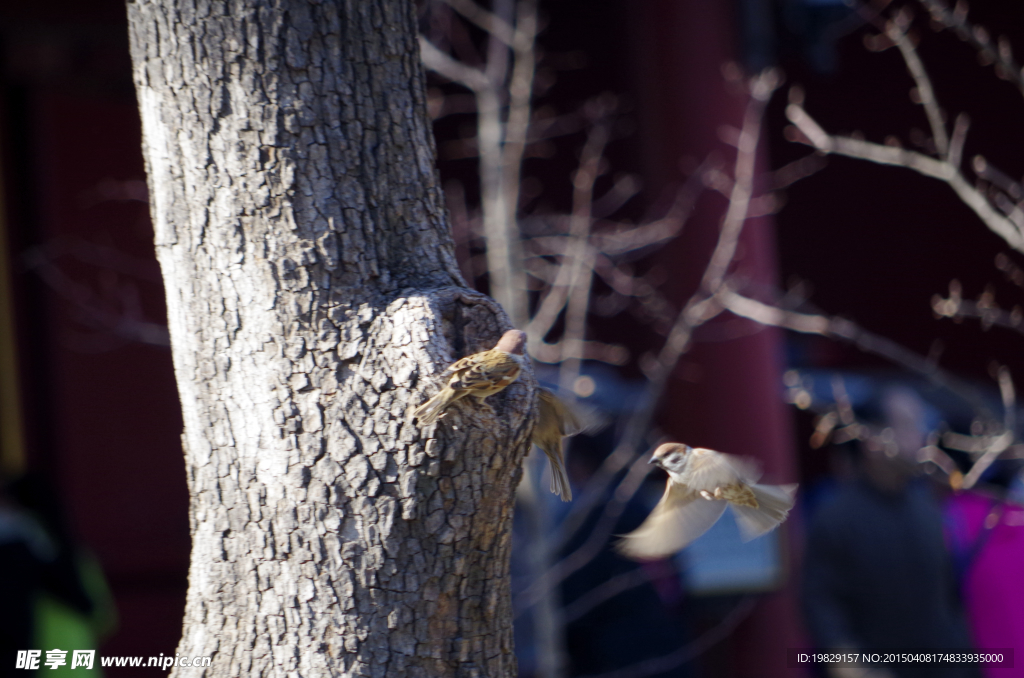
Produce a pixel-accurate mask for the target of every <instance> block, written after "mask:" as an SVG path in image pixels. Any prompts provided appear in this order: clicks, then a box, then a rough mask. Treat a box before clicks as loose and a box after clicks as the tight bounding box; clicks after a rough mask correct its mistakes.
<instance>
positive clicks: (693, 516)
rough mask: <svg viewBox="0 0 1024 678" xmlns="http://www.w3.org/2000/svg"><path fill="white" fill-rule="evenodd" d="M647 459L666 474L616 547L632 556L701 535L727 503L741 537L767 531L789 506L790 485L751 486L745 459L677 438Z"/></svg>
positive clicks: (754, 473)
mask: <svg viewBox="0 0 1024 678" xmlns="http://www.w3.org/2000/svg"><path fill="white" fill-rule="evenodd" d="M648 463H651V464H657V465H658V466H660V467H661V468H663V469H665V471H666V472H667V473H668V483H667V485H666V487H665V494H664V495H663V496H662V497H661V501H660V502H658V505H657V506H655V507H654V510H653V511H651V515H649V516H648V517H647V520H645V521H644V523H643V525H641V526H640V527H638V528H637V529H636V530H634V531H633V532H630V533H629V534H627V535H624V536H623V538H622V539H621V540H620V541H619V542H618V544H617V545H616V547H617V548H618V550H619V552H620V553H622V554H623V555H625V556H627V557H629V558H632V559H634V560H652V559H657V558H665V557H667V556H670V555H672V554H673V553H675V552H676V551H678V550H679V549H681V548H683V547H684V546H686V545H687V544H689V543H690V542H692V541H693V540H694V539H696V538H697V537H699V536H701V535H702V534H704V533H705V532H707V531H708V529H710V528H711V526H712V525H714V524H715V522H716V521H717V520H718V519H719V518H720V517H721V516H722V513H723V512H724V511H725V507H726V504H729V505H731V506H732V510H733V513H735V515H736V522H737V523H738V524H739V528H740V535H741V536H742V538H743V540H744V541H749V540H751V539H753V538H754V537H759V536H761V535H762V534H765V533H766V532H769V531H771V530H773V529H774V528H775V527H777V526H778V525H779V523H781V522H782V521H783V520H785V519H786V515H787V514H788V513H789V510H790V509H791V508H793V495H794V494H795V493H796V488H797V486H796V485H757V484H755V483H756V481H757V479H758V478H759V477H760V473H759V472H758V470H757V468H756V467H755V466H754V465H753V464H752V463H751V462H749V461H747V460H745V459H741V458H739V457H734V456H732V455H729V454H723V453H721V452H715V451H714V450H708V449H704V448H700V447H698V448H693V447H690V446H689V445H683V444H682V443H665V444H663V445H661V446H660V447H658V449H657V450H655V451H654V455H653V456H652V457H651V460H650V462H648Z"/></svg>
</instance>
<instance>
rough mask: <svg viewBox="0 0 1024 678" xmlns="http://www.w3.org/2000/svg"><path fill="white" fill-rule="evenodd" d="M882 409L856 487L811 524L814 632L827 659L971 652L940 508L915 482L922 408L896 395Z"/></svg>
mask: <svg viewBox="0 0 1024 678" xmlns="http://www.w3.org/2000/svg"><path fill="white" fill-rule="evenodd" d="M877 407H878V411H877V412H876V413H874V415H873V416H872V415H871V414H868V415H867V416H865V417H862V418H861V421H862V422H865V420H866V423H864V424H862V425H865V426H867V431H868V435H866V436H862V440H861V442H860V444H859V446H858V448H857V449H856V450H855V455H854V465H853V468H854V473H853V475H852V478H851V479H850V480H848V481H847V482H844V483H842V484H841V486H840V487H839V488H838V490H837V491H836V493H835V494H834V495H833V497H832V498H831V499H830V500H828V501H827V502H823V505H822V506H821V507H820V508H819V509H818V510H817V512H816V514H815V515H814V517H813V518H812V520H811V526H810V533H809V537H808V541H807V548H806V553H805V559H804V568H803V582H802V584H803V585H802V589H803V590H802V599H803V600H802V602H803V608H804V614H805V618H806V621H807V627H808V630H809V632H810V634H811V637H812V638H813V640H814V642H815V644H816V645H817V647H818V648H820V649H823V650H825V649H827V650H833V649H848V650H850V651H853V652H872V651H881V650H906V651H910V650H926V649H943V650H968V649H969V648H970V647H971V643H970V641H969V638H968V635H967V632H966V626H965V624H964V621H963V615H962V611H961V609H960V605H959V602H958V599H957V595H956V584H955V577H954V573H953V568H952V563H951V559H950V556H949V553H948V551H947V549H946V545H945V542H944V538H943V521H942V513H941V509H940V505H939V502H938V501H937V499H936V498H935V497H934V496H933V494H932V492H931V489H930V488H929V487H927V486H926V485H925V484H924V483H923V482H921V481H919V480H917V479H915V477H914V476H915V468H916V463H915V461H914V459H915V456H916V452H917V451H918V450H919V449H920V448H921V447H922V446H923V445H924V442H925V435H926V430H925V426H924V421H925V414H926V412H925V407H924V404H923V403H922V402H921V400H920V398H919V397H918V396H917V395H916V394H915V393H914V392H913V391H911V390H909V389H902V388H892V389H889V390H887V391H885V392H884V393H883V395H882V397H881V398H880V399H879V401H878V403H877ZM825 670H826V673H827V675H829V677H830V678H847V677H850V678H852V677H853V676H863V677H864V678H891V677H893V676H896V677H899V678H917V677H922V678H923V677H924V676H928V677H936V678H960V677H963V678H967V677H971V678H974V677H977V676H980V675H981V674H980V672H979V669H978V667H977V666H975V665H965V664H890V665H886V666H885V667H880V666H862V667H856V668H854V667H836V666H826V667H825Z"/></svg>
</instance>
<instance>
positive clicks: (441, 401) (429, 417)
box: [412, 386, 459, 426]
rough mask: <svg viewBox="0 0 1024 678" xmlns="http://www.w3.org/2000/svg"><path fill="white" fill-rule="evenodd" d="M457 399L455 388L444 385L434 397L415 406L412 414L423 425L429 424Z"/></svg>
mask: <svg viewBox="0 0 1024 678" xmlns="http://www.w3.org/2000/svg"><path fill="white" fill-rule="evenodd" d="M458 399H459V396H458V394H457V393H456V392H455V389H453V388H451V387H448V386H445V387H444V388H443V389H441V391H440V392H439V393H437V394H436V395H435V396H434V397H432V398H431V399H430V400H428V401H427V402H425V403H423V404H422V405H420V406H419V407H417V408H416V409H415V410H414V411H413V413H412V416H414V417H416V418H417V419H419V421H420V424H422V425H423V426H429V425H431V424H433V423H434V422H435V421H437V419H438V417H440V416H441V414H442V413H443V412H444V411H445V409H447V407H448V406H449V405H451V404H452V403H453V402H455V401H456V400H458Z"/></svg>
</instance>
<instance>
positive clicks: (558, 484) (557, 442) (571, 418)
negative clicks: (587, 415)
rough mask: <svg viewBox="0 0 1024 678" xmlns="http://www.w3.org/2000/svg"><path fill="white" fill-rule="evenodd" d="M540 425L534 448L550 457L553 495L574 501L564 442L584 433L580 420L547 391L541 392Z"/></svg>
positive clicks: (537, 429) (534, 433) (536, 429)
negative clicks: (563, 450) (563, 447)
mask: <svg viewBox="0 0 1024 678" xmlns="http://www.w3.org/2000/svg"><path fill="white" fill-rule="evenodd" d="M537 408H538V410H539V412H538V414H537V424H536V425H535V426H534V427H533V444H534V445H536V446H537V447H539V448H540V449H541V450H542V451H543V452H544V454H546V455H548V463H549V464H550V465H551V491H552V492H553V493H555V494H557V495H558V496H559V497H561V498H562V501H572V489H571V488H570V487H569V476H568V475H567V474H566V472H565V458H564V457H563V456H562V438H563V437H565V436H572V435H576V434H577V433H579V432H580V430H582V426H581V425H580V422H579V419H577V417H576V415H575V414H573V412H572V411H571V410H570V409H569V408H568V407H567V406H566V404H565V403H563V402H562V401H561V400H560V399H559V398H558V396H556V395H555V394H554V393H552V392H551V391H549V390H547V389H546V388H541V389H538V392H537Z"/></svg>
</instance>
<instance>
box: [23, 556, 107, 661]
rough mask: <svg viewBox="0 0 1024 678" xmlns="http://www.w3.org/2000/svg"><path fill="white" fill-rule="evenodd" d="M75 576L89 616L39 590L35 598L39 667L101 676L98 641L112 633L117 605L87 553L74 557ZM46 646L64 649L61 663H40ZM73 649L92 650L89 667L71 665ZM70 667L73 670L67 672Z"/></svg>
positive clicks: (100, 571)
mask: <svg viewBox="0 0 1024 678" xmlns="http://www.w3.org/2000/svg"><path fill="white" fill-rule="evenodd" d="M77 566H78V573H79V576H80V577H81V578H82V585H83V586H84V588H85V591H86V593H87V594H88V596H89V599H90V600H91V601H92V603H93V613H92V614H91V615H89V616H86V615H84V614H81V613H80V612H77V611H75V610H73V609H72V608H71V607H69V606H68V605H66V604H64V603H63V602H61V601H60V600H59V599H57V598H56V597H54V596H52V595H50V594H48V593H43V594H40V596H39V598H38V599H37V601H36V644H35V647H37V648H39V649H41V650H42V651H43V655H42V657H41V658H40V671H43V670H45V671H46V675H47V676H54V677H55V678H57V677H59V676H68V677H69V678H71V676H82V675H83V673H82V672H84V675H90V676H97V677H99V676H102V675H103V669H101V668H100V657H99V643H100V641H101V640H102V639H103V638H105V637H106V636H109V635H110V634H111V633H113V631H114V629H115V628H116V627H117V609H116V608H115V606H114V599H113V597H112V596H111V595H110V589H109V588H108V587H107V581H106V579H105V578H104V577H103V570H102V569H101V568H100V564H99V561H97V560H96V558H95V557H94V556H93V555H91V554H80V555H79V556H78V558H77ZM49 650H65V651H67V655H66V656H65V663H64V665H63V666H58V667H57V668H55V669H51V668H49V667H47V666H45V665H44V662H45V661H46V653H47V651H49ZM73 650H96V655H95V657H94V659H93V665H92V669H83V668H82V667H78V668H75V669H72V668H71V663H72V662H71V658H72V651H73ZM72 671H74V673H71V672H72Z"/></svg>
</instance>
